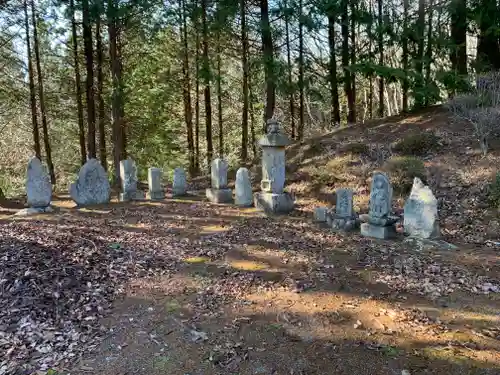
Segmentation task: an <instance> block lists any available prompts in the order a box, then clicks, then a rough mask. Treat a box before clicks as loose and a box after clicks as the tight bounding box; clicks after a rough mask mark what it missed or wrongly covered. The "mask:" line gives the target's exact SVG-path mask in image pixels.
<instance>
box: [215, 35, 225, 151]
mask: <svg viewBox="0 0 500 375" xmlns="http://www.w3.org/2000/svg"><path fill="white" fill-rule="evenodd" d="M220 32H221V31H220V29H219V30H217V42H216V43H217V118H218V122H219V157H220V158H223V157H224V132H223V129H222V128H223V126H222V74H221V54H222V50H221V45H220Z"/></svg>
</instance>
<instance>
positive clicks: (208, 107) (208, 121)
mask: <svg viewBox="0 0 500 375" xmlns="http://www.w3.org/2000/svg"><path fill="white" fill-rule="evenodd" d="M207 3H208V1H207V0H201V22H202V26H203V74H204V77H203V78H204V81H205V89H204V94H205V129H206V130H205V132H206V134H205V135H206V140H207V165H208V168H209V169H210V164H211V162H212V157H213V152H214V149H213V145H212V98H211V93H210V89H211V88H210V80H211V72H210V61H209V55H208V23H207V7H208V4H207Z"/></svg>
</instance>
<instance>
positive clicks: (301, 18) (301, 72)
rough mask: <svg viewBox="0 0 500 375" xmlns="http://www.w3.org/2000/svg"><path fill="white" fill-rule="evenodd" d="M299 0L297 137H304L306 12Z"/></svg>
mask: <svg viewBox="0 0 500 375" xmlns="http://www.w3.org/2000/svg"><path fill="white" fill-rule="evenodd" d="M302 7H303V4H302V0H299V128H298V129H297V130H298V131H297V138H298V139H299V140H301V139H303V138H304V109H305V108H304V14H303V9H302Z"/></svg>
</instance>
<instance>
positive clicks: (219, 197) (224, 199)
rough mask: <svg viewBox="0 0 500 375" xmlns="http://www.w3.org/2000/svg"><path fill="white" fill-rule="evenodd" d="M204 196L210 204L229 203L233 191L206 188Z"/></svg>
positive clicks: (231, 199)
mask: <svg viewBox="0 0 500 375" xmlns="http://www.w3.org/2000/svg"><path fill="white" fill-rule="evenodd" d="M206 195H207V198H208V200H209V201H210V202H212V203H231V202H232V201H233V191H232V190H231V189H213V188H208V189H207V190H206Z"/></svg>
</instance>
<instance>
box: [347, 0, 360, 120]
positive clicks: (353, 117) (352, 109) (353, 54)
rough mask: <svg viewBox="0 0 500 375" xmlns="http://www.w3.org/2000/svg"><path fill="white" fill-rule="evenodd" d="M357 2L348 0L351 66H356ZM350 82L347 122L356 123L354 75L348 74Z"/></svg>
mask: <svg viewBox="0 0 500 375" xmlns="http://www.w3.org/2000/svg"><path fill="white" fill-rule="evenodd" d="M357 1H358V0H350V5H351V35H350V36H351V65H355V64H356V9H357V7H356V6H357ZM349 75H350V77H351V78H350V81H351V90H350V91H351V92H350V94H351V96H350V98H349V99H350V104H349V114H348V117H349V120H348V121H349V122H351V123H355V122H356V74H355V73H353V72H349Z"/></svg>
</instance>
